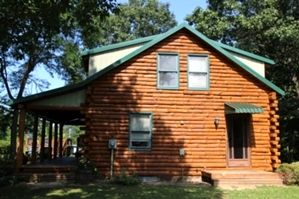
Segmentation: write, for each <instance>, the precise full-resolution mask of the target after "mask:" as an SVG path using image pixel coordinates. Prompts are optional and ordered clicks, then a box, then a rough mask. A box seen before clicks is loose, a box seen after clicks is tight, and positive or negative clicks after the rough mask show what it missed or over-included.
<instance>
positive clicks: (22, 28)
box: [0, 0, 117, 99]
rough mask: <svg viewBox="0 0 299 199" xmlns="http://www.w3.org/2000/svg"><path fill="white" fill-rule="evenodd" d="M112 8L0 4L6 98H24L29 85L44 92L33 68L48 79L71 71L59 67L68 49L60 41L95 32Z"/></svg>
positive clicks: (101, 2) (110, 3) (102, 2)
mask: <svg viewBox="0 0 299 199" xmlns="http://www.w3.org/2000/svg"><path fill="white" fill-rule="evenodd" d="M116 7H117V5H116V2H115V0H85V1H77V0H75V1H53V0H30V1H23V0H15V1H9V0H2V1H0V23H1V26H0V32H1V34H0V75H1V79H2V83H3V84H4V87H5V89H6V92H7V96H8V97H9V98H10V99H15V98H20V97H22V96H23V95H27V93H26V86H27V87H28V86H29V85H36V86H37V88H38V89H39V90H42V89H44V88H46V87H47V86H48V85H49V84H48V82H47V81H46V80H44V79H43V77H35V76H33V75H32V72H33V71H34V70H35V69H36V68H37V67H45V69H46V70H47V71H48V72H49V73H50V74H51V75H53V74H54V73H58V74H59V73H61V72H65V73H67V72H69V71H71V69H70V68H69V67H70V66H68V65H63V64H62V63H61V62H63V61H61V59H60V55H61V54H62V52H63V51H64V50H65V49H66V48H69V46H68V45H65V44H66V43H63V42H62V41H69V40H71V41H76V39H77V38H80V37H82V36H83V35H87V34H89V33H90V32H93V31H95V30H97V29H98V27H99V26H100V23H101V21H103V19H104V18H105V17H107V16H108V15H109V13H110V12H113V11H114V10H115V9H116ZM95 18H96V19H97V20H95ZM71 72H72V71H71Z"/></svg>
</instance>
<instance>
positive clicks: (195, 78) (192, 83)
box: [188, 73, 208, 88]
mask: <svg viewBox="0 0 299 199" xmlns="http://www.w3.org/2000/svg"><path fill="white" fill-rule="evenodd" d="M207 77H208V75H207V74H201V73H189V81H188V83H189V87H197V88H206V87H207V86H208V85H207Z"/></svg>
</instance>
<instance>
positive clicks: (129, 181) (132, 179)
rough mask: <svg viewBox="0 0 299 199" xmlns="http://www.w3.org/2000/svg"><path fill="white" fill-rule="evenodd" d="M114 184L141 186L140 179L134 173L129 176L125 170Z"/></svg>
mask: <svg viewBox="0 0 299 199" xmlns="http://www.w3.org/2000/svg"><path fill="white" fill-rule="evenodd" d="M114 182H115V183H117V184H121V185H126V186H132V185H140V184H141V180H140V178H139V177H138V176H137V175H136V174H135V173H134V172H133V174H132V175H127V174H126V172H125V170H123V169H122V170H121V174H120V176H117V177H116V178H115V179H114Z"/></svg>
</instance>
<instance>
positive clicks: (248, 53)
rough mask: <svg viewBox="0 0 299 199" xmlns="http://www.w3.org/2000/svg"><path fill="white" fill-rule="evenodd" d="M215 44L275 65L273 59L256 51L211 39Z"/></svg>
mask: <svg viewBox="0 0 299 199" xmlns="http://www.w3.org/2000/svg"><path fill="white" fill-rule="evenodd" d="M211 41H212V42H213V43H214V44H215V45H218V46H220V47H221V48H224V49H225V50H228V51H232V52H234V53H237V54H240V55H244V56H246V57H250V58H252V59H256V60H258V61H261V62H264V63H267V64H271V65H274V64H275V62H274V61H273V60H272V59H268V58H266V57H262V56H260V55H256V54H254V53H250V52H247V51H245V50H241V49H239V48H235V47H232V46H229V45H226V44H223V43H220V42H217V41H214V40H211Z"/></svg>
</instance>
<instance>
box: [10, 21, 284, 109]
mask: <svg viewBox="0 0 299 199" xmlns="http://www.w3.org/2000/svg"><path fill="white" fill-rule="evenodd" d="M182 29H187V30H189V31H190V32H191V33H193V34H194V35H196V36H197V37H198V38H199V39H202V40H203V41H204V42H206V43H207V44H209V45H210V46H211V47H213V48H214V49H215V50H217V51H218V52H220V53H222V54H223V55H224V56H226V57H227V58H228V59H230V60H231V61H233V62H235V63H236V64H237V65H239V66H240V67H241V68H243V69H244V70H246V71H247V72H248V73H250V74H251V75H253V76H254V77H256V78H257V79H258V80H259V81H261V82H263V83H264V84H265V85H267V86H268V87H270V88H271V89H273V90H274V91H276V92H277V93H279V94H281V95H284V94H285V93H284V91H283V90H281V89H280V88H278V87H277V86H276V85H274V84H273V83H272V82H270V81H269V80H267V79H265V78H264V77H263V76H261V75H259V74H258V73H257V72H255V71H254V70H253V69H251V68H250V67H248V66H247V65H246V64H244V63H243V62H241V61H240V60H238V59H237V58H235V57H234V56H233V55H232V54H230V53H229V52H228V51H226V50H225V49H223V48H222V47H220V45H219V43H218V42H215V41H212V40H210V39H209V38H207V37H206V36H204V35H203V34H201V33H200V32H198V31H197V30H195V29H194V28H192V27H191V26H189V25H188V24H186V23H182V24H180V25H178V26H176V27H175V28H173V29H171V30H169V31H167V32H166V33H163V34H160V35H154V36H150V37H146V38H143V39H138V40H134V41H131V42H123V43H121V44H115V45H112V47H111V46H107V47H103V48H99V49H93V50H90V51H85V52H83V53H82V56H83V55H89V54H95V53H99V52H103V51H105V49H106V50H109V49H114V48H117V47H125V46H126V45H134V44H138V43H142V42H146V41H148V42H147V43H145V44H144V45H143V46H142V47H140V48H138V49H137V50H135V51H133V52H131V53H130V54H128V55H126V56H125V57H123V58H121V59H119V60H117V61H116V62H114V63H113V64H110V65H109V66H107V67H106V68H104V69H103V70H101V71H99V72H97V73H95V74H94V75H92V76H90V77H88V78H87V79H85V80H84V81H82V82H80V83H77V84H75V85H71V86H65V87H61V88H57V89H54V90H50V91H46V92H43V93H39V94H35V95H31V96H28V97H24V98H20V99H17V100H14V101H13V103H12V105H15V104H20V103H24V102H27V101H31V100H36V99H38V98H43V97H47V96H51V95H54V94H55V95H57V94H61V93H64V92H70V91H72V90H77V89H82V88H84V87H86V86H87V85H88V84H89V83H90V82H92V81H94V80H96V79H97V78H99V77H101V76H102V75H104V74H105V73H107V72H109V71H110V70H112V69H114V68H116V67H118V66H120V65H121V64H123V63H125V62H126V61H128V60H130V59H131V58H133V57H135V56H136V55H138V54H140V53H141V52H143V51H145V50H147V49H149V48H150V47H152V46H153V45H155V44H157V43H159V42H160V41H162V40H163V39H165V38H167V37H169V36H171V35H172V34H174V33H176V32H178V31H180V30H182ZM217 43H218V44H217ZM216 44H217V45H216ZM240 52H241V51H240Z"/></svg>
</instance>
